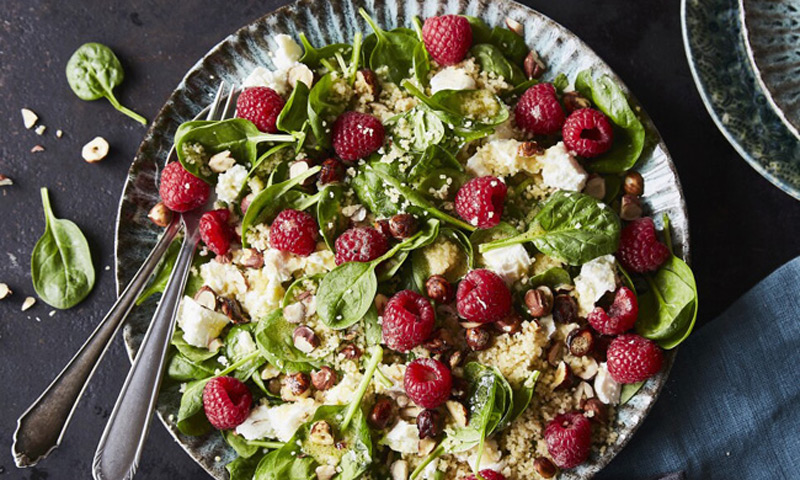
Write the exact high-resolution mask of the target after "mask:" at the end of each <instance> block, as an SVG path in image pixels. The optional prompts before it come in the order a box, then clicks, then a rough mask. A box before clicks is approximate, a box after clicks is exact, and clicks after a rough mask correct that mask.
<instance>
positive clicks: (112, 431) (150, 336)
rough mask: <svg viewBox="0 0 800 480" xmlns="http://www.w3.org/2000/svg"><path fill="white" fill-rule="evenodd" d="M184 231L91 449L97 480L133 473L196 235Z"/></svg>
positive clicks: (125, 477)
mask: <svg viewBox="0 0 800 480" xmlns="http://www.w3.org/2000/svg"><path fill="white" fill-rule="evenodd" d="M185 230H186V233H185V235H184V238H183V244H182V245H181V249H180V252H179V253H178V258H177V260H176V262H175V268H174V269H173V271H172V275H171V276H170V278H169V281H168V282H167V287H166V289H165V290H164V293H163V295H162V296H161V302H160V303H159V305H158V309H157V310H156V313H155V315H154V317H153V321H152V323H151V324H150V327H149V328H148V329H147V333H146V334H145V336H144V340H143V341H142V345H141V346H140V348H139V353H138V354H137V355H136V360H134V362H133V366H131V369H130V371H129V372H128V377H127V378H126V379H125V384H124V385H123V386H122V390H121V391H120V393H119V397H118V398H117V403H116V404H115V405H114V410H113V411H112V412H111V416H110V417H109V419H108V423H107V424H106V428H105V430H104V431H103V436H102V437H101V438H100V443H99V444H98V445H97V450H96V452H95V456H94V464H93V468H92V469H93V473H94V478H95V479H97V480H129V479H131V478H133V475H134V474H135V473H136V469H137V467H138V464H139V458H140V456H141V453H142V448H143V446H144V441H145V438H146V437H147V432H148V430H149V428H150V422H151V419H152V417H153V410H154V409H155V404H156V399H157V398H158V390H159V386H160V385H161V379H162V377H163V372H164V363H165V358H166V352H167V348H168V347H169V342H170V339H171V334H172V330H173V327H174V324H175V318H176V316H177V315H176V314H177V311H178V307H179V305H180V300H181V296H182V295H183V290H184V285H185V284H186V278H187V277H188V275H189V268H190V267H191V264H192V256H193V254H194V249H195V245H196V244H197V229H188V228H187V229H185ZM190 230H194V231H193V232H190Z"/></svg>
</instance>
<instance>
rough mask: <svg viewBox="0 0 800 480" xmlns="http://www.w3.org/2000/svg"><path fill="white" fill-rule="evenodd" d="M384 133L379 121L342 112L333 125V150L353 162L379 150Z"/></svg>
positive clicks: (362, 115)
mask: <svg viewBox="0 0 800 480" xmlns="http://www.w3.org/2000/svg"><path fill="white" fill-rule="evenodd" d="M385 136H386V133H385V132H384V130H383V124H382V123H381V121H380V120H378V119H377V118H375V117H373V116H372V115H369V114H367V113H359V112H344V113H343V114H341V115H339V118H337V119H336V123H334V124H333V149H334V150H336V155H338V156H339V158H341V159H342V160H344V161H345V162H354V161H356V160H358V159H360V158H364V157H366V156H367V155H369V154H370V153H372V152H374V151H375V150H377V149H379V148H381V146H382V145H383V139H384V137H385Z"/></svg>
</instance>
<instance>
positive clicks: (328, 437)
mask: <svg viewBox="0 0 800 480" xmlns="http://www.w3.org/2000/svg"><path fill="white" fill-rule="evenodd" d="M308 439H309V440H310V441H311V443H316V444H317V445H333V429H332V428H331V424H330V423H328V422H326V421H325V420H318V421H316V422H314V423H312V424H311V430H310V431H309V432H308Z"/></svg>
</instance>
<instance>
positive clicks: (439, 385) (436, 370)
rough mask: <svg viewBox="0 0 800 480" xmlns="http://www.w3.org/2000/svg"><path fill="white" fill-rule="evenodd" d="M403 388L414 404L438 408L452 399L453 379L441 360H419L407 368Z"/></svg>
mask: <svg viewBox="0 0 800 480" xmlns="http://www.w3.org/2000/svg"><path fill="white" fill-rule="evenodd" d="M403 386H404V387H405V389H406V395H408V398H410V399H411V400H413V401H414V403H416V404H417V405H419V406H420V407H423V408H436V407H438V406H439V405H441V404H443V403H444V402H446V401H447V399H448V398H450V390H451V389H452V388H453V377H452V375H450V370H449V369H448V368H447V367H446V366H445V365H444V363H442V362H440V361H439V360H434V359H432V358H418V359H416V360H414V361H413V362H411V363H409V364H408V366H407V367H406V374H405V377H404V378H403Z"/></svg>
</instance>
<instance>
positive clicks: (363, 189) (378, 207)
mask: <svg viewBox="0 0 800 480" xmlns="http://www.w3.org/2000/svg"><path fill="white" fill-rule="evenodd" d="M378 161H380V160H375V159H373V160H371V161H370V162H369V163H368V164H367V165H366V166H364V167H361V168H359V169H358V173H356V176H355V177H353V178H352V180H351V182H350V186H351V187H352V188H353V192H354V193H355V194H356V197H358V201H359V202H360V203H361V204H362V205H364V206H365V207H367V209H368V210H369V211H370V212H372V213H374V214H375V215H376V216H378V217H391V216H392V215H395V214H397V213H400V205H399V202H398V201H397V199H396V198H392V197H390V196H389V195H388V194H387V189H386V185H385V184H384V182H383V180H382V179H381V177H379V176H378V175H377V174H376V173H375V172H374V171H373V169H372V168H371V167H370V165H372V164H376V163H377V162H378ZM392 167H393V165H391V166H390V165H386V166H385V167H383V168H386V169H388V170H389V172H390V175H392V176H401V175H400V172H399V171H397V170H396V169H393V168H392ZM401 178H402V177H401Z"/></svg>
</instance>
